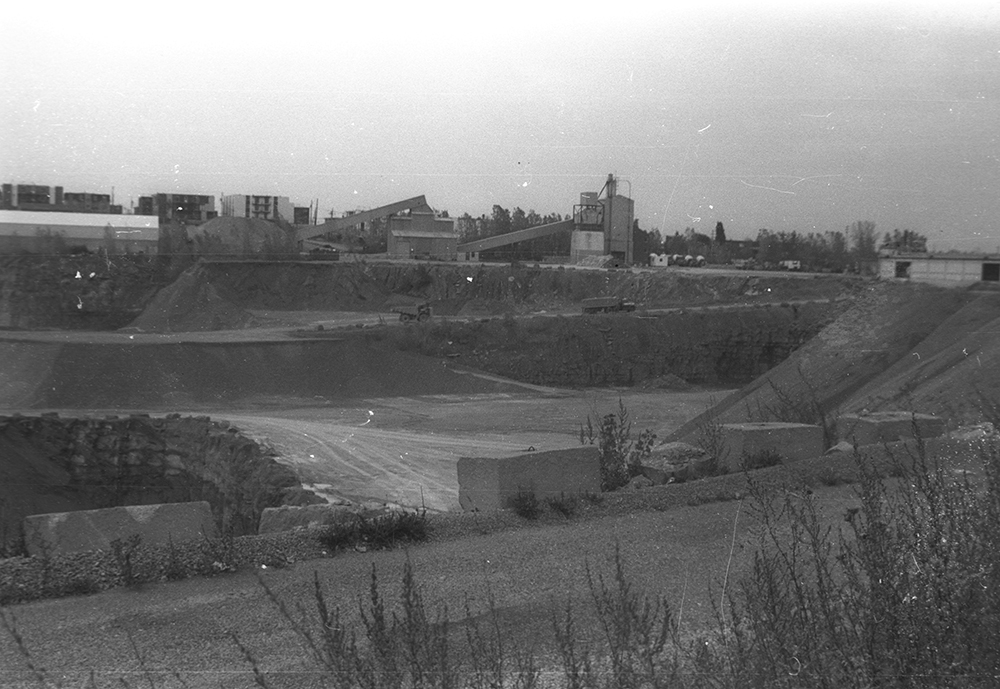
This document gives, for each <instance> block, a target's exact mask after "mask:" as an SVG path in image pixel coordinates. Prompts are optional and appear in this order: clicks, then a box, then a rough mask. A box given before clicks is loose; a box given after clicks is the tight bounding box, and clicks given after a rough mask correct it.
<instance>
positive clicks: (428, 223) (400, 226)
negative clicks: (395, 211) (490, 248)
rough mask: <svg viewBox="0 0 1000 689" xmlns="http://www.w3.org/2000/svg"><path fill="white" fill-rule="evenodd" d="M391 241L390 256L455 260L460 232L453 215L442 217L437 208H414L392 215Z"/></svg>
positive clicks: (389, 243)
mask: <svg viewBox="0 0 1000 689" xmlns="http://www.w3.org/2000/svg"><path fill="white" fill-rule="evenodd" d="M387 242H388V252H389V257H390V258H424V259H432V260H437V261H454V260H455V257H456V255H457V247H458V234H457V233H456V232H455V221H454V220H452V219H451V218H439V217H437V216H436V215H435V213H434V212H433V211H411V212H410V214H409V215H393V216H391V217H390V218H389V235H388V238H387Z"/></svg>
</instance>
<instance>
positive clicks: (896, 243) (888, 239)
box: [879, 229, 927, 254]
mask: <svg viewBox="0 0 1000 689" xmlns="http://www.w3.org/2000/svg"><path fill="white" fill-rule="evenodd" d="M879 250H880V251H893V252H896V253H907V254H925V253H927V237H925V236H924V235H922V234H920V233H919V232H914V231H912V230H903V231H902V232H900V231H899V230H898V229H897V230H893V231H892V234H889V233H888V232H886V233H885V236H884V237H883V238H882V244H881V245H880V246H879Z"/></svg>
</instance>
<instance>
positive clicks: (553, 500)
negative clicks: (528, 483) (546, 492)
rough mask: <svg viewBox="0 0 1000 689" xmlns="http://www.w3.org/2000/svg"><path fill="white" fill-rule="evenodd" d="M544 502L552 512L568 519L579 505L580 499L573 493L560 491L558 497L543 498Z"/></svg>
mask: <svg viewBox="0 0 1000 689" xmlns="http://www.w3.org/2000/svg"><path fill="white" fill-rule="evenodd" d="M545 504H546V505H548V506H549V509H551V510H552V511H553V512H558V513H559V514H561V515H562V516H564V517H566V518H567V519H569V518H570V517H572V516H573V515H574V514H576V510H577V508H578V507H579V504H580V499H579V498H577V497H576V496H575V495H565V494H562V493H560V495H559V497H558V498H557V497H554V496H553V497H550V498H547V499H546V500H545Z"/></svg>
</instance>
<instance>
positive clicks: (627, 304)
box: [583, 297, 635, 313]
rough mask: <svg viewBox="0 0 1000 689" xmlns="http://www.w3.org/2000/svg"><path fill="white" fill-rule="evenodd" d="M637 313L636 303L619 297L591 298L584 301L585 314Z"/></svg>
mask: <svg viewBox="0 0 1000 689" xmlns="http://www.w3.org/2000/svg"><path fill="white" fill-rule="evenodd" d="M622 311H626V312H627V311H635V302H634V301H628V300H627V299H619V298H618V297H591V298H590V299H584V300H583V312H584V313H615V312H622Z"/></svg>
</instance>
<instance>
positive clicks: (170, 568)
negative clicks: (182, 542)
mask: <svg viewBox="0 0 1000 689" xmlns="http://www.w3.org/2000/svg"><path fill="white" fill-rule="evenodd" d="M163 576H165V577H166V578H167V580H169V581H178V580H179V579H184V578H185V577H187V576H188V570H187V567H185V566H184V562H183V561H182V560H181V556H180V552H179V551H178V549H177V545H176V544H175V543H174V539H173V536H169V535H168V536H167V564H166V568H165V570H164V572H163Z"/></svg>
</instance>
